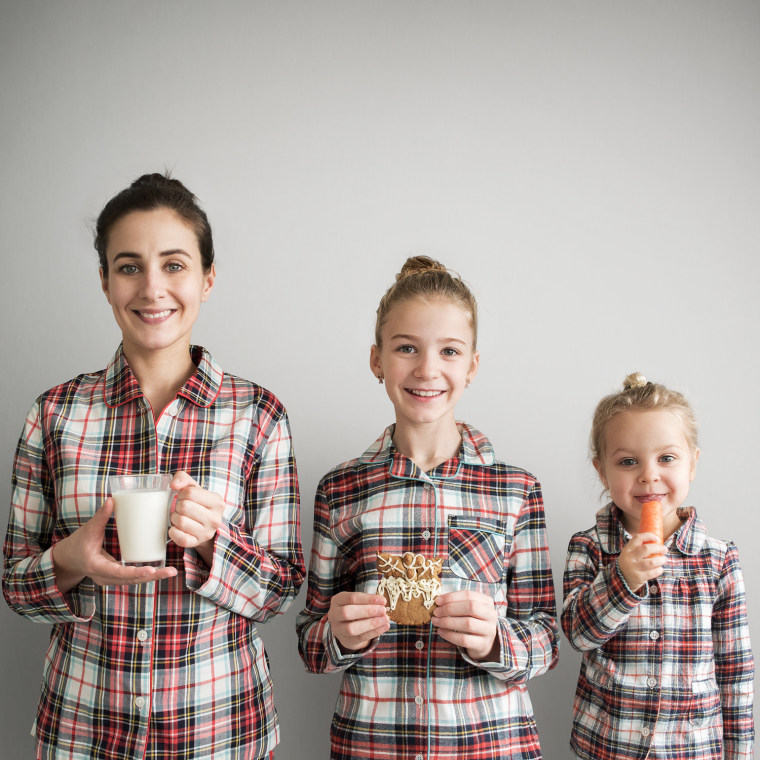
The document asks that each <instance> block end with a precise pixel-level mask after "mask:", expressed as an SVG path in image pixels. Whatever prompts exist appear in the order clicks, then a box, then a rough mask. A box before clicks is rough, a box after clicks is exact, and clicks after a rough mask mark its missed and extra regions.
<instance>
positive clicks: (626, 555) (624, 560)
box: [618, 533, 668, 591]
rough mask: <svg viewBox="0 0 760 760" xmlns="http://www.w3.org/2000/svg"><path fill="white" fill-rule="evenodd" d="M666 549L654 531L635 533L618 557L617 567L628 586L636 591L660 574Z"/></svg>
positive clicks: (664, 560)
mask: <svg viewBox="0 0 760 760" xmlns="http://www.w3.org/2000/svg"><path fill="white" fill-rule="evenodd" d="M645 541H647V542H649V543H644V542H645ZM667 551H668V550H667V549H666V548H665V546H664V545H663V544H661V543H659V539H658V537H657V536H656V535H655V534H654V533H638V534H637V535H635V536H634V537H633V538H632V539H631V540H630V541H629V542H628V543H627V544H626V545H625V546H624V547H623V550H622V551H621V552H620V556H619V557H618V567H619V568H620V572H621V573H622V575H623V578H625V582H626V583H627V584H628V588H630V589H632V590H633V591H638V590H639V589H640V588H641V587H642V586H643V585H644V584H645V583H647V582H648V581H651V580H653V579H654V578H657V577H658V576H660V575H662V574H663V572H665V571H664V570H663V569H662V566H663V565H664V564H665V562H666V561H667V559H666V557H665V554H666V553H667Z"/></svg>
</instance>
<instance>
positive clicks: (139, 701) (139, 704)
mask: <svg viewBox="0 0 760 760" xmlns="http://www.w3.org/2000/svg"><path fill="white" fill-rule="evenodd" d="M144 706H145V697H135V707H136V708H137V709H138V710H142V709H143V707H144Z"/></svg>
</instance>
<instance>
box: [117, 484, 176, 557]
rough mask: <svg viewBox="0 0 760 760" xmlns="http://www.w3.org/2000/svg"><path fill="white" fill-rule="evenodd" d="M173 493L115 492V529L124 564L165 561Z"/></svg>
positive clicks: (145, 491) (146, 491) (137, 490)
mask: <svg viewBox="0 0 760 760" xmlns="http://www.w3.org/2000/svg"><path fill="white" fill-rule="evenodd" d="M171 495H172V494H171V491H148V490H139V489H135V490H133V491H116V492H114V494H113V502H114V515H115V517H116V530H117V532H118V534H119V547H120V548H121V561H122V562H162V561H165V560H166V530H167V526H168V523H169V505H170V504H171Z"/></svg>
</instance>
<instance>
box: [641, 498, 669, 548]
mask: <svg viewBox="0 0 760 760" xmlns="http://www.w3.org/2000/svg"><path fill="white" fill-rule="evenodd" d="M639 533H654V534H655V535H656V536H657V538H658V539H659V543H661V544H663V543H665V536H664V535H663V527H662V507H661V506H660V502H659V501H645V502H644V503H643V504H642V505H641V520H639ZM646 543H648V544H651V543H653V542H652V541H647V542H646Z"/></svg>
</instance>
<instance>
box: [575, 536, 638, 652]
mask: <svg viewBox="0 0 760 760" xmlns="http://www.w3.org/2000/svg"><path fill="white" fill-rule="evenodd" d="M599 553H600V550H599V549H598V547H597V546H596V543H595V541H594V539H593V538H592V537H591V536H589V535H588V534H586V533H577V534H576V535H574V536H573V537H572V538H571V539H570V545H569V547H568V550H567V562H566V563H565V576H564V579H563V597H564V603H563V607H562V618H561V620H562V630H563V631H564V632H565V636H567V640H568V641H569V642H570V646H572V647H573V649H576V650H577V651H579V652H585V651H588V650H592V649H597V648H599V647H601V646H602V645H603V644H604V643H605V642H607V641H608V640H609V639H611V638H612V637H613V636H614V635H615V634H616V633H617V632H618V630H619V629H620V627H621V626H623V625H624V624H625V623H626V622H627V620H628V618H629V617H630V614H631V612H632V611H633V610H634V609H636V607H637V606H638V605H639V604H640V603H641V600H642V599H643V598H644V597H642V596H639V595H637V594H636V593H634V592H633V591H631V590H630V589H629V588H628V585H627V584H626V582H625V580H624V578H623V576H622V574H621V572H620V569H619V567H618V563H617V561H614V562H609V563H607V564H606V565H603V564H602V563H601V562H600V557H599ZM600 565H601V566H600Z"/></svg>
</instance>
